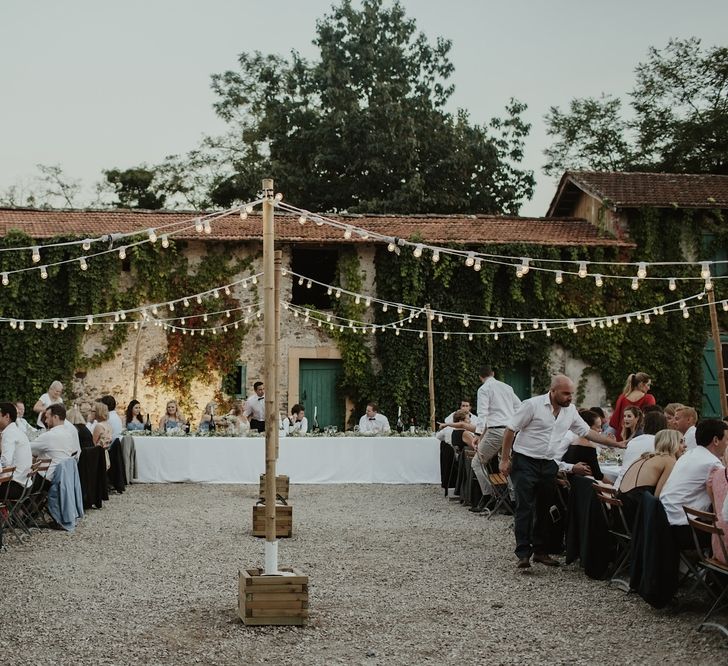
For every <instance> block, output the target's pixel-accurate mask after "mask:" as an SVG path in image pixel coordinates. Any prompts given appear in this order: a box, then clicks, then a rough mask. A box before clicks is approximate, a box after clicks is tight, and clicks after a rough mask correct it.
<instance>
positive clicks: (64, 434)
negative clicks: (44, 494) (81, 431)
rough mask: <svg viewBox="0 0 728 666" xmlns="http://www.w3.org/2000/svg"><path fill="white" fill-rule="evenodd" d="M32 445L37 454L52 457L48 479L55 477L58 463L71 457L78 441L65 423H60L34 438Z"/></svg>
mask: <svg viewBox="0 0 728 666" xmlns="http://www.w3.org/2000/svg"><path fill="white" fill-rule="evenodd" d="M74 430H75V428H74ZM30 447H31V449H32V451H33V453H34V454H35V455H36V456H41V457H43V458H50V459H51V466H50V467H49V468H48V473H47V474H46V479H47V480H48V481H50V480H51V479H52V478H53V472H54V471H55V469H56V465H57V464H58V463H59V462H61V460H65V459H66V458H70V457H71V456H72V455H73V454H74V452H75V451H76V443H75V442H74V441H73V437H72V436H71V433H70V431H69V430H68V428H67V427H65V425H58V426H55V427H53V428H51V429H50V430H46V431H45V432H42V433H41V434H40V435H38V437H36V438H35V440H33V442H32V443H31V445H30Z"/></svg>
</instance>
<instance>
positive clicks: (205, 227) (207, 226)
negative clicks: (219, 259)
mask: <svg viewBox="0 0 728 666" xmlns="http://www.w3.org/2000/svg"><path fill="white" fill-rule="evenodd" d="M202 230H203V231H204V232H205V233H206V234H211V233H212V225H211V224H210V220H205V221H204V222H203V223H202Z"/></svg>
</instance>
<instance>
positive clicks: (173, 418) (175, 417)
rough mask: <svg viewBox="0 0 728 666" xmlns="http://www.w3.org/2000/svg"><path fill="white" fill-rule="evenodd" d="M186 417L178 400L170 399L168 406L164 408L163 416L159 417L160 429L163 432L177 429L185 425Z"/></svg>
mask: <svg viewBox="0 0 728 666" xmlns="http://www.w3.org/2000/svg"><path fill="white" fill-rule="evenodd" d="M184 424H185V419H184V416H182V413H181V412H180V411H179V406H178V405H177V401H176V400H170V401H169V402H168V403H167V408H166V409H165V410H164V414H163V415H162V418H161V419H159V429H160V430H161V431H162V432H166V431H167V430H175V429H176V428H182V427H184Z"/></svg>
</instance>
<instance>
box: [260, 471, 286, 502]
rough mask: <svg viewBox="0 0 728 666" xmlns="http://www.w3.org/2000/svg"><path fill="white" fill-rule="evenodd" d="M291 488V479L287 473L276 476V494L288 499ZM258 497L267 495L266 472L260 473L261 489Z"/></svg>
mask: <svg viewBox="0 0 728 666" xmlns="http://www.w3.org/2000/svg"><path fill="white" fill-rule="evenodd" d="M290 489H291V481H290V479H289V478H288V476H286V475H285V474H279V475H278V476H276V495H280V496H281V497H282V498H283V499H284V500H287V499H288V493H289V491H290ZM258 497H265V474H261V475H260V489H259V494H258Z"/></svg>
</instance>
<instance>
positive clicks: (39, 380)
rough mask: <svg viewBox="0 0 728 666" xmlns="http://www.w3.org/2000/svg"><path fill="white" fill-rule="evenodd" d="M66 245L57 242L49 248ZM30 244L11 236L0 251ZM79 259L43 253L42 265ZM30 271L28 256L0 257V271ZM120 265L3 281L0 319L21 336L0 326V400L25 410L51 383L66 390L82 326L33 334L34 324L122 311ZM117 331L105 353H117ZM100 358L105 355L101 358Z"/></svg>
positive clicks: (93, 262)
mask: <svg viewBox="0 0 728 666" xmlns="http://www.w3.org/2000/svg"><path fill="white" fill-rule="evenodd" d="M64 240H70V239H69V238H67V237H61V236H59V237H57V238H54V239H52V241H51V242H62V241H64ZM33 244H34V242H33V241H32V240H31V239H30V237H28V236H27V235H25V234H24V233H21V232H19V231H16V230H11V231H9V232H8V233H7V235H6V236H4V237H3V238H2V240H0V246H1V247H28V246H32V245H33ZM78 256H80V255H79V249H78V247H77V246H76V247H73V246H71V247H56V248H50V249H43V250H42V254H41V262H42V264H43V265H46V264H51V263H56V262H60V261H64V260H68V259H73V258H76V257H78ZM29 266H31V262H30V256H29V253H28V252H2V253H0V271H12V270H18V269H22V268H28V267H29ZM120 271H121V269H120V264H119V262H118V261H115V260H114V259H113V258H110V257H99V258H97V259H89V260H88V270H86V271H82V270H81V269H80V266H79V263H78V262H70V263H66V264H63V265H61V266H49V268H48V279H47V280H42V279H41V277H40V272H39V270H38V269H37V268H36V269H34V270H28V271H25V272H23V273H16V274H14V275H10V276H9V280H10V282H9V284H8V286H7V287H2V289H3V298H2V299H1V300H0V315H1V316H3V317H9V318H16V319H18V320H25V325H24V330H20V329H19V328H18V329H16V330H13V329H11V328H10V326H8V324H2V325H0V344H1V345H2V349H3V363H2V364H0V391H1V393H2V395H3V396H4V399H14V398H15V397H18V398H20V399H22V400H23V401H24V402H26V404H30V405H33V404H35V402H36V400H37V399H38V396H39V395H41V394H42V393H44V392H45V391H46V390H47V389H48V386H49V385H50V384H51V382H52V381H54V380H56V379H59V380H61V381H62V382H63V383H64V384H66V385H69V383H70V380H71V378H72V376H73V373H74V371H75V370H76V369H77V368H78V367H79V365H81V364H82V358H81V340H82V337H83V334H84V327H83V325H80V326H79V325H69V326H68V328H67V329H66V330H60V328H58V329H54V328H53V327H52V325H50V324H44V325H43V327H42V328H41V329H40V330H39V329H37V328H36V327H35V322H34V321H33V320H34V319H52V318H56V317H57V318H59V319H63V318H64V317H70V316H78V315H84V314H88V313H91V312H106V311H113V310H116V309H118V308H120V307H123V303H124V302H125V301H124V298H123V296H122V294H120V293H119V291H118V286H119V275H120ZM122 335H123V331H119V332H118V334H117V336H114V339H113V340H108V341H107V342H108V344H109V345H110V346H109V347H108V348H107V350H111V349H114V350H115V349H118V347H119V346H120V344H121V342H122V340H121V338H122ZM104 353H106V352H104Z"/></svg>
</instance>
